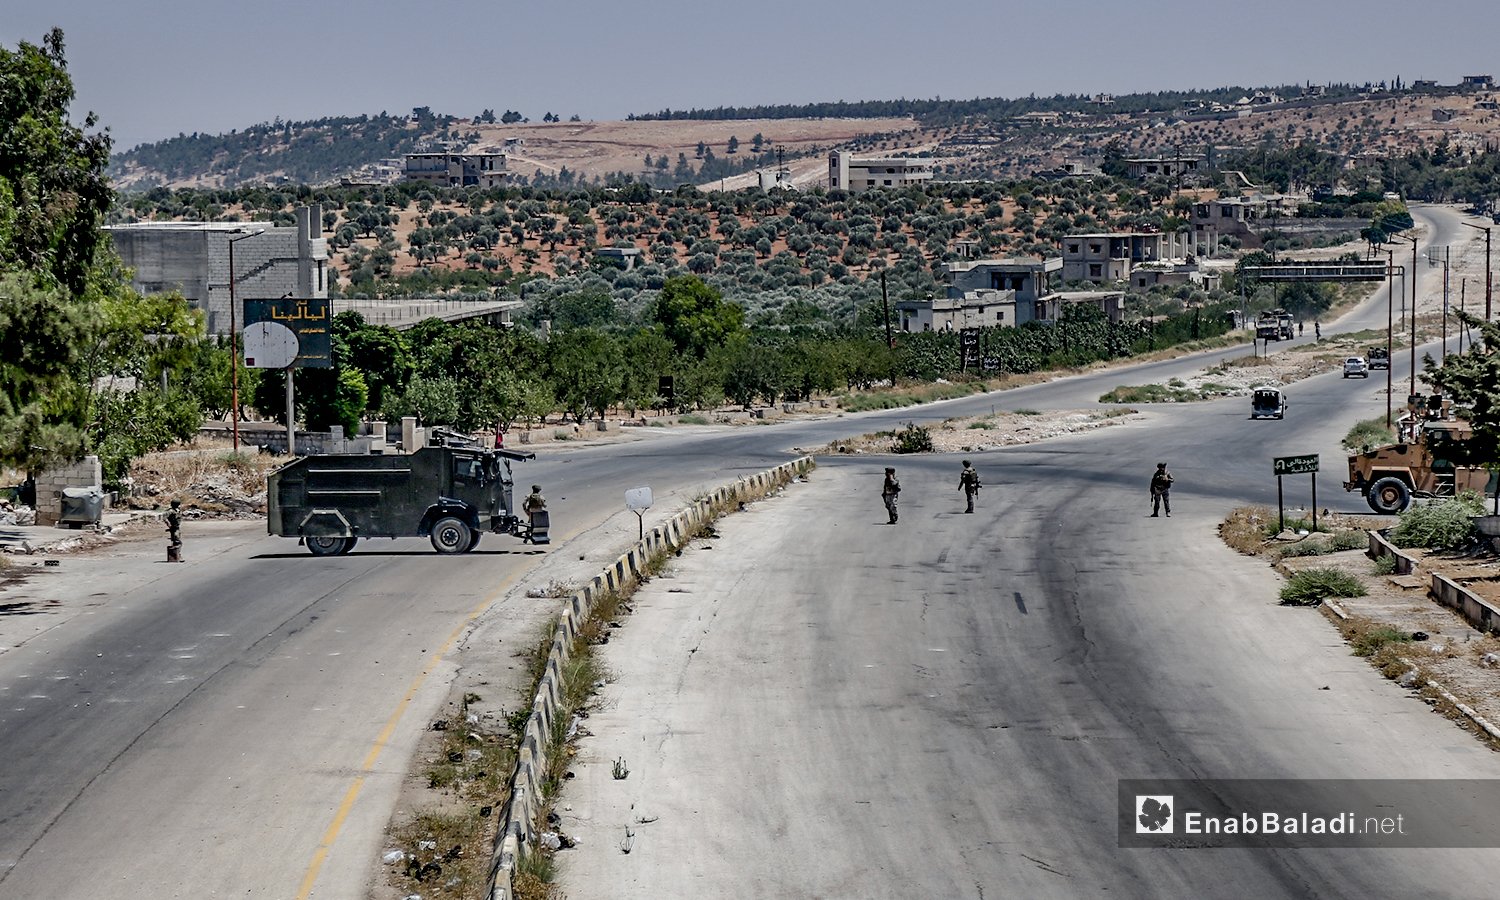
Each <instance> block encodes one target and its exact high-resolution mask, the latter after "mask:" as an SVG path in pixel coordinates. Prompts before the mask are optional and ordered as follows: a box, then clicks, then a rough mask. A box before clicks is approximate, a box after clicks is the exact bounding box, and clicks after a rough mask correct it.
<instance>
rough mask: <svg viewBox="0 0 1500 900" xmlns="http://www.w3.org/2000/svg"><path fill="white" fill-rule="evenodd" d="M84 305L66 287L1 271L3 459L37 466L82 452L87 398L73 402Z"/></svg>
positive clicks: (0, 429) (0, 454) (0, 449)
mask: <svg viewBox="0 0 1500 900" xmlns="http://www.w3.org/2000/svg"><path fill="white" fill-rule="evenodd" d="M83 312H84V309H83V307H82V306H81V305H80V304H76V303H72V302H70V301H69V300H68V299H67V297H66V296H65V295H64V294H63V292H62V290H61V289H60V288H56V287H53V288H44V287H39V286H38V285H37V284H36V279H35V278H34V277H32V276H30V275H27V274H19V273H15V274H3V273H0V463H4V464H6V465H14V466H19V467H22V468H26V469H33V468H37V467H40V466H41V465H43V464H45V463H47V462H51V461H54V460H59V459H67V458H69V457H72V456H76V455H77V454H78V453H79V452H80V451H81V450H82V447H83V422H84V416H83V412H84V405H83V404H80V403H75V404H72V405H68V404H66V403H64V402H62V398H63V397H64V396H66V394H67V393H68V390H69V387H70V385H72V384H73V382H72V381H71V380H70V375H71V373H72V371H73V368H74V363H75V361H76V358H77V357H76V354H77V347H78V343H79V341H80V339H81V338H82V336H83V335H84V334H85V333H86V330H85V327H84V322H83Z"/></svg>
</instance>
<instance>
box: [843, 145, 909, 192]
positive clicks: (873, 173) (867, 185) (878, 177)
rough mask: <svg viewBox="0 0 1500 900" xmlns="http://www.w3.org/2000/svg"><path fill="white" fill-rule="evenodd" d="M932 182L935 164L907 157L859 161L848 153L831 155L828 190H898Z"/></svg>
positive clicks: (863, 159)
mask: <svg viewBox="0 0 1500 900" xmlns="http://www.w3.org/2000/svg"><path fill="white" fill-rule="evenodd" d="M931 180H932V161H931V160H927V159H915V158H912V157H906V156H889V157H878V158H876V157H869V158H856V157H855V156H854V154H852V153H849V152H847V151H845V150H835V151H833V152H832V153H830V154H828V187H829V188H830V189H831V190H843V191H849V192H851V193H856V194H857V193H859V192H861V191H869V190H875V189H885V190H897V189H899V188H904V187H907V186H909V185H913V184H922V183H924V182H928V181H931Z"/></svg>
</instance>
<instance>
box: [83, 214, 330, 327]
mask: <svg viewBox="0 0 1500 900" xmlns="http://www.w3.org/2000/svg"><path fill="white" fill-rule="evenodd" d="M295 215H296V218H297V224H296V225H295V226H278V225H272V224H270V223H269V222H137V223H131V224H127V225H111V226H108V227H107V228H106V229H105V230H106V231H108V232H109V234H110V237H111V238H112V239H113V241H114V245H115V250H116V251H117V252H118V253H119V254H120V259H121V260H122V261H123V262H124V263H125V265H127V266H129V267H130V268H131V269H132V270H133V271H134V273H135V274H134V275H133V277H132V279H131V284H132V285H133V286H134V287H135V289H136V290H138V291H140V292H141V293H143V294H159V293H164V292H167V291H174V290H175V291H180V292H181V293H182V296H183V297H185V298H186V299H187V301H188V303H189V304H190V305H191V306H192V307H193V308H194V309H199V310H202V311H203V313H204V316H205V318H206V320H207V326H208V333H209V334H228V333H229V327H230V314H229V288H230V285H229V277H230V272H229V257H230V246H229V242H230V241H231V240H233V241H234V295H235V300H236V302H237V304H238V305H239V307H240V308H239V309H238V310H236V311H235V317H236V322H235V326H236V329H237V330H238V329H241V328H243V326H244V323H245V316H244V301H246V300H275V299H278V298H280V297H285V296H287V295H288V294H290V295H291V296H294V297H303V298H308V299H317V300H321V299H325V298H327V296H328V281H329V277H330V275H329V271H328V241H327V240H326V239H324V237H323V219H322V216H323V213H322V208H321V206H319V205H318V204H316V203H314V204H312V205H310V206H301V207H298V208H297V209H296V211H295Z"/></svg>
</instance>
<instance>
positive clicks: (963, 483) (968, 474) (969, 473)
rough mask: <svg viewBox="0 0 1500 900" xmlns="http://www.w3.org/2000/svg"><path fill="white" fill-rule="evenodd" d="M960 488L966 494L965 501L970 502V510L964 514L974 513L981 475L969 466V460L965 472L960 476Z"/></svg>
mask: <svg viewBox="0 0 1500 900" xmlns="http://www.w3.org/2000/svg"><path fill="white" fill-rule="evenodd" d="M958 486H959V488H960V489H961V490H962V491H963V492H964V499H966V500H968V501H969V508H968V509H966V510H964V512H966V513H971V512H973V511H974V495H975V494H977V493H979V488H980V487H981V485H980V483H979V473H978V472H976V471H974V467H973V466H972V465H970V464H969V461H968V460H967V459H966V460H964V470H963V472H962V473H961V474H960V475H959V476H958Z"/></svg>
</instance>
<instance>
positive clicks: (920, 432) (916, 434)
mask: <svg viewBox="0 0 1500 900" xmlns="http://www.w3.org/2000/svg"><path fill="white" fill-rule="evenodd" d="M891 450H892V451H893V452H895V453H931V452H932V432H931V431H929V430H927V429H926V428H923V427H922V426H921V425H918V424H917V423H915V422H908V423H907V424H906V427H905V428H903V429H901V430H900V431H898V432H896V444H895V446H894V447H892V448H891Z"/></svg>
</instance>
